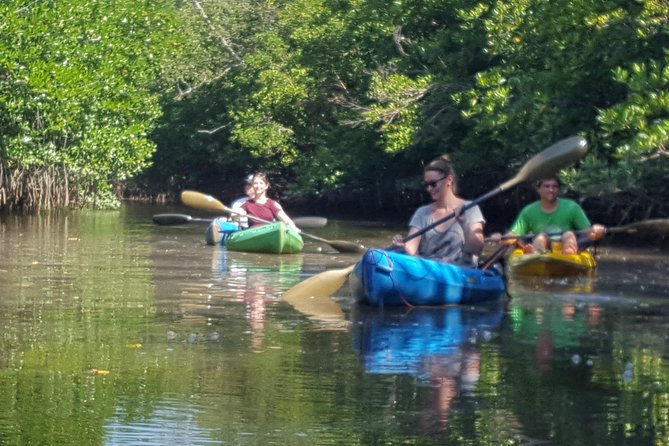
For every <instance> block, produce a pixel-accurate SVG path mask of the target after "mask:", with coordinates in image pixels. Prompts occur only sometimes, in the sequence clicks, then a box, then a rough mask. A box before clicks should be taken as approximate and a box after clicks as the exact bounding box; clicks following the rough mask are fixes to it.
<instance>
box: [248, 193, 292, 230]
mask: <svg viewBox="0 0 669 446" xmlns="http://www.w3.org/2000/svg"><path fill="white" fill-rule="evenodd" d="M242 209H244V210H245V211H246V213H247V214H249V215H250V216H252V217H258V218H262V219H263V220H267V221H274V220H276V219H277V215H278V213H279V212H281V211H282V210H283V208H282V207H281V205H280V204H279V203H277V202H276V201H274V200H272V199H271V198H268V199H267V201H266V202H265V204H258V203H256V202H255V201H253V200H247V201H246V202H245V203H244V204H242ZM264 224H265V223H263V222H261V221H257V220H253V219H252V218H249V227H250V226H260V225H264Z"/></svg>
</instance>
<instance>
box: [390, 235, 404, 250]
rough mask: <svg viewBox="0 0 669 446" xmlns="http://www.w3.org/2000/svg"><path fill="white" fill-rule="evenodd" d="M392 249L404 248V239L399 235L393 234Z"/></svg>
mask: <svg viewBox="0 0 669 446" xmlns="http://www.w3.org/2000/svg"><path fill="white" fill-rule="evenodd" d="M392 245H393V248H404V237H402V235H400V234H395V235H394V236H393V240H392Z"/></svg>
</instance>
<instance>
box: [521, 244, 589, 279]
mask: <svg viewBox="0 0 669 446" xmlns="http://www.w3.org/2000/svg"><path fill="white" fill-rule="evenodd" d="M508 265H509V270H510V271H511V273H513V274H517V275H522V276H538V277H567V276H578V275H587V274H591V273H592V272H593V271H594V270H595V268H596V267H597V263H596V262H595V258H594V257H593V256H592V254H590V253H589V252H587V251H581V252H579V253H578V254H570V255H565V254H562V252H555V251H552V252H547V253H544V254H525V253H523V250H522V249H516V250H514V251H513V252H512V253H511V256H510V257H509V261H508Z"/></svg>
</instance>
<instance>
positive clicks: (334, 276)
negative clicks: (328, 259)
mask: <svg viewBox="0 0 669 446" xmlns="http://www.w3.org/2000/svg"><path fill="white" fill-rule="evenodd" d="M354 267H355V265H351V266H349V267H347V268H344V269H332V270H329V271H324V272H322V273H319V274H316V275H315V276H311V277H309V278H308V279H306V280H303V281H302V282H300V283H298V284H297V285H295V286H293V287H292V288H290V289H289V290H288V291H286V292H285V293H283V295H282V296H283V299H284V300H286V301H289V302H295V301H296V300H300V299H306V298H310V297H314V298H315V297H323V296H327V297H329V296H332V295H333V294H334V293H335V292H337V290H338V289H339V288H341V287H342V285H344V282H346V279H348V276H349V274H351V273H352V272H353V268H354Z"/></svg>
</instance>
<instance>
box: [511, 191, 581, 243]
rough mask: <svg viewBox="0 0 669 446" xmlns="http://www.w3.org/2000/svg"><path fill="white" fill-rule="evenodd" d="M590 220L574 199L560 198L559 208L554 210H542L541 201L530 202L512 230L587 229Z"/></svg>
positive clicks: (516, 232) (532, 232)
mask: <svg viewBox="0 0 669 446" xmlns="http://www.w3.org/2000/svg"><path fill="white" fill-rule="evenodd" d="M588 226H590V220H588V217H587V216H586V215H585V212H583V209H581V206H579V205H578V203H576V202H575V201H573V200H568V199H566V198H558V204H557V208H555V210H554V211H553V212H544V211H542V210H541V202H539V201H535V202H534V203H530V204H528V205H527V206H525V207H524V208H523V210H521V211H520V214H518V217H516V221H514V222H513V225H511V231H512V232H513V233H514V234H517V235H525V234H539V233H541V232H545V233H553V232H556V233H557V232H560V233H561V232H564V231H572V230H576V231H578V230H580V229H585V228H587V227H588Z"/></svg>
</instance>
